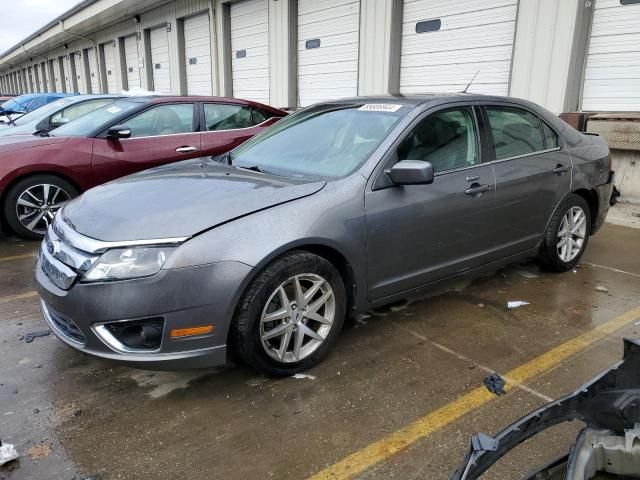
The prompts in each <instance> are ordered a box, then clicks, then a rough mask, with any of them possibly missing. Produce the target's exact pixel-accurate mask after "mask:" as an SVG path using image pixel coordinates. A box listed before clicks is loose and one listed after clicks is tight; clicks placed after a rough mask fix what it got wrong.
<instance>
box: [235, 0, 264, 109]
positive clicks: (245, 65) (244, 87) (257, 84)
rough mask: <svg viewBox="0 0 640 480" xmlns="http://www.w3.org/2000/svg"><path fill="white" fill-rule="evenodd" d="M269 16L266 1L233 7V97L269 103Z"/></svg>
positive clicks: (247, 0) (238, 4) (258, 0)
mask: <svg viewBox="0 0 640 480" xmlns="http://www.w3.org/2000/svg"><path fill="white" fill-rule="evenodd" d="M268 14H269V8H268V3H267V0H244V1H241V2H237V3H232V4H231V7H230V17H231V72H232V78H233V96H234V97H238V98H246V99H249V100H256V101H258V102H263V103H269V16H268ZM239 52H241V53H239Z"/></svg>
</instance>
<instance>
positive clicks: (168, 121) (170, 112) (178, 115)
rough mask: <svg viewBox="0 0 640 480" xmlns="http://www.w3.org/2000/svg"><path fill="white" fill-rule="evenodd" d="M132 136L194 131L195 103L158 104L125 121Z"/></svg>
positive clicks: (154, 135) (152, 135) (153, 135)
mask: <svg viewBox="0 0 640 480" xmlns="http://www.w3.org/2000/svg"><path fill="white" fill-rule="evenodd" d="M124 123H125V125H126V126H127V127H129V128H130V129H131V138H135V137H157V136H161V135H176V134H179V133H189V132H193V131H194V128H193V104H192V103H179V104H175V105H158V106H156V107H152V108H150V109H149V110H146V111H144V112H142V113H140V114H139V115H136V116H135V117H133V118H130V119H129V120H127V121H126V122H124Z"/></svg>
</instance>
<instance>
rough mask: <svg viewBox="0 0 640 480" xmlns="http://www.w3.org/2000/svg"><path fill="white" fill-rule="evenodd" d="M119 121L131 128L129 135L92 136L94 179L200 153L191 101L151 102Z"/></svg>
mask: <svg viewBox="0 0 640 480" xmlns="http://www.w3.org/2000/svg"><path fill="white" fill-rule="evenodd" d="M119 124H123V125H126V126H127V127H128V128H129V129H130V130H131V137H130V138H126V139H120V140H117V141H114V140H109V139H107V138H96V139H95V142H94V149H93V173H94V179H95V181H96V183H104V182H107V181H109V180H113V179H114V178H118V177H122V176H125V175H129V174H131V173H134V172H138V171H140V170H145V169H147V168H151V167H155V166H158V165H163V164H165V163H171V162H177V161H179V160H186V159H189V158H194V157H199V156H200V155H201V153H200V132H199V116H198V115H196V104H194V103H174V104H168V103H165V104H160V105H153V106H151V107H150V108H148V109H146V110H145V111H143V112H141V113H137V114H135V115H134V116H132V117H131V118H129V119H127V120H126V121H121V122H119ZM105 134H106V132H104V134H103V135H101V136H100V137H104V136H105Z"/></svg>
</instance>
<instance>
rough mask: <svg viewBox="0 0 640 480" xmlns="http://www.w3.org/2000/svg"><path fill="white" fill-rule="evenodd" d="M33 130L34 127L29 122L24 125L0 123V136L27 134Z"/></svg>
mask: <svg viewBox="0 0 640 480" xmlns="http://www.w3.org/2000/svg"><path fill="white" fill-rule="evenodd" d="M33 132H35V128H34V126H33V125H32V124H31V123H28V124H26V125H9V124H8V123H7V124H0V137H8V136H11V135H28V134H30V133H33Z"/></svg>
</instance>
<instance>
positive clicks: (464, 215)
mask: <svg viewBox="0 0 640 480" xmlns="http://www.w3.org/2000/svg"><path fill="white" fill-rule="evenodd" d="M481 150H482V149H481V143H480V128H479V123H478V121H477V115H476V109H474V108H473V107H472V106H469V105H460V106H452V107H446V108H443V109H441V110H438V111H435V112H433V113H430V114H429V115H427V116H425V117H423V118H422V119H420V120H418V121H417V122H416V123H414V125H413V126H412V127H411V128H410V130H409V133H408V134H407V135H406V136H405V137H404V138H403V139H401V140H400V142H399V144H398V145H397V147H394V148H393V150H392V152H391V154H390V156H389V159H388V160H386V161H385V164H384V168H383V171H381V172H379V174H378V177H377V178H376V181H375V183H374V185H373V187H372V188H371V190H369V189H367V192H366V194H365V213H366V222H367V227H366V228H367V276H368V284H369V298H370V299H371V300H378V299H381V298H384V297H387V296H390V295H393V294H396V293H399V292H403V291H406V290H410V289H413V288H416V287H419V286H422V285H425V284H428V283H431V282H433V281H436V280H440V279H442V278H445V277H448V276H451V275H454V274H456V273H460V272H463V271H466V270H469V269H471V268H474V267H477V266H479V265H482V264H483V263H484V262H485V260H484V258H485V254H486V253H487V252H488V251H489V250H490V249H491V248H492V236H493V232H492V230H491V228H490V225H491V219H492V215H493V202H494V192H495V190H494V188H495V176H494V173H493V166H492V165H491V164H490V163H483V162H482V160H483V156H482V155H481ZM400 160H422V161H428V162H431V164H432V165H433V168H434V172H435V178H434V181H433V183H432V184H430V185H405V186H395V185H393V184H391V183H390V182H389V181H388V180H387V179H386V177H385V174H384V169H387V168H390V167H391V166H392V165H393V164H394V163H395V162H396V161H400Z"/></svg>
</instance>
